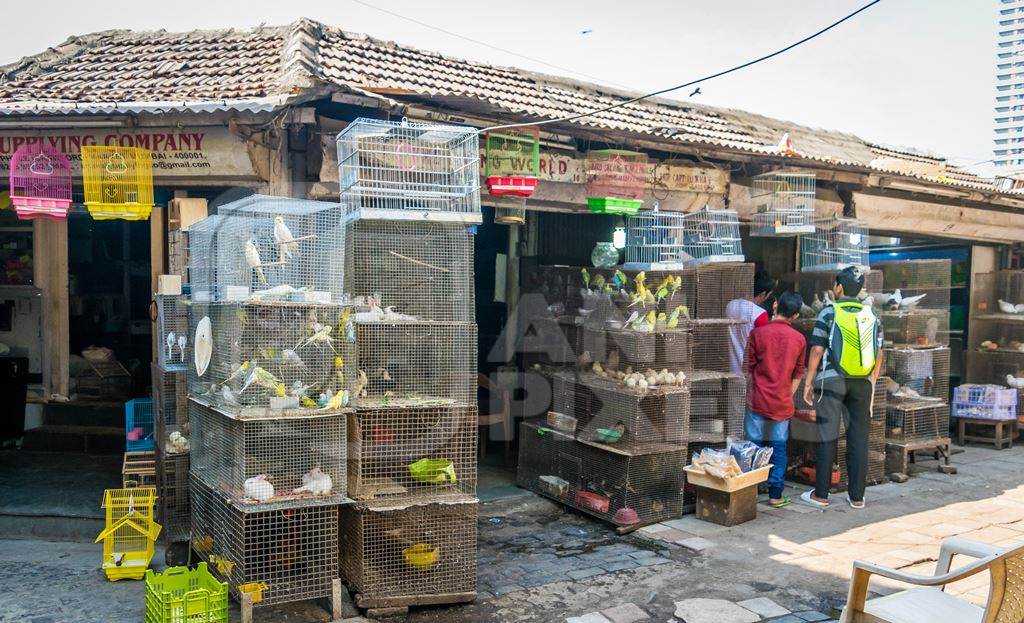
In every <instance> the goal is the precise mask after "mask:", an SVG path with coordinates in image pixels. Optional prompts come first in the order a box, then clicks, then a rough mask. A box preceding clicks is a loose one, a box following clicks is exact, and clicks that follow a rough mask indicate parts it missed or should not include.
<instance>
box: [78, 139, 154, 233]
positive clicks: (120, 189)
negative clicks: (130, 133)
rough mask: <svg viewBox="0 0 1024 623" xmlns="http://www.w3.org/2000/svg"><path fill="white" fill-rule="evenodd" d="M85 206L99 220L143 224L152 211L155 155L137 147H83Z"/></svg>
mask: <svg viewBox="0 0 1024 623" xmlns="http://www.w3.org/2000/svg"><path fill="white" fill-rule="evenodd" d="M82 181H83V185H84V194H85V206H86V208H88V210H89V214H90V215H92V217H93V218H94V219H96V220H109V219H123V220H126V221H142V220H146V219H148V218H149V215H150V213H151V212H152V211H153V155H152V153H151V152H150V151H149V150H148V149H141V148H138V147H121V146H101V145H89V146H85V147H82Z"/></svg>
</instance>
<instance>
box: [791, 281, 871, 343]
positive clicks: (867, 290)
mask: <svg viewBox="0 0 1024 623" xmlns="http://www.w3.org/2000/svg"><path fill="white" fill-rule="evenodd" d="M837 272H838V271H835V270H819V271H800V272H797V273H793V274H791V275H788V276H787V277H786V278H785V281H787V282H789V283H792V284H793V286H794V291H795V292H798V293H799V294H800V296H801V298H803V300H804V308H803V309H802V310H801V313H800V318H798V319H797V320H796V321H795V322H794V323H793V328H795V329H796V330H797V331H800V333H802V334H803V335H804V337H810V335H811V332H812V331H813V330H814V323H815V320H816V318H817V316H818V314H819V313H820V312H821V310H822V309H824V308H825V306H826V305H828V304H829V303H830V302H831V301H832V300H833V298H834V295H833V294H832V290H833V289H834V288H835V285H836V274H837ZM882 280H883V276H882V271H880V270H874V269H871V268H866V270H865V273H864V289H863V290H862V291H861V294H860V295H858V299H860V300H862V301H864V302H869V300H870V303H871V304H872V305H874V298H873V297H872V295H873V294H877V293H881V292H882ZM876 313H879V314H880V312H878V311H877V310H876ZM882 328H883V330H885V328H886V327H885V325H884V324H883V327H882Z"/></svg>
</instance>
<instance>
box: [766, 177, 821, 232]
mask: <svg viewBox="0 0 1024 623" xmlns="http://www.w3.org/2000/svg"><path fill="white" fill-rule="evenodd" d="M750 198H751V199H752V201H753V203H754V206H755V208H756V210H757V212H756V214H755V215H754V223H753V226H752V227H751V230H750V234H751V235H752V236H779V237H782V236H796V235H801V234H811V233H814V198H815V176H814V173H811V172H805V171H793V170H781V171H771V172H769V173H762V174H761V175H757V176H755V177H754V179H753V186H752V188H751V191H750Z"/></svg>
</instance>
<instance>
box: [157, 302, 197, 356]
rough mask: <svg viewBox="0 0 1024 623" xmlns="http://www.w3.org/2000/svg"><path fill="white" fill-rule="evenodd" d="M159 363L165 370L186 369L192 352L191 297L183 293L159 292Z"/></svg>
mask: <svg viewBox="0 0 1024 623" xmlns="http://www.w3.org/2000/svg"><path fill="white" fill-rule="evenodd" d="M153 300H154V304H155V305H156V331H157V336H156V337H157V363H159V365H160V367H161V368H163V369H164V370H184V369H185V368H186V367H187V366H186V362H187V361H188V355H189V354H191V352H192V351H191V348H190V347H191V340H190V338H189V335H188V305H189V299H188V297H187V296H185V295H183V294H157V295H154V297H153Z"/></svg>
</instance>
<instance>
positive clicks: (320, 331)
mask: <svg viewBox="0 0 1024 623" xmlns="http://www.w3.org/2000/svg"><path fill="white" fill-rule="evenodd" d="M312 329H313V335H310V336H309V337H307V338H305V339H304V340H302V341H301V342H299V344H298V346H296V347H295V348H294V349H293V350H299V349H300V348H305V347H306V346H309V345H310V344H327V346H329V347H330V349H331V350H332V351H333V350H334V338H333V337H331V331H333V330H334V327H332V326H331V325H329V324H320V323H319V322H314V323H313V326H312Z"/></svg>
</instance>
